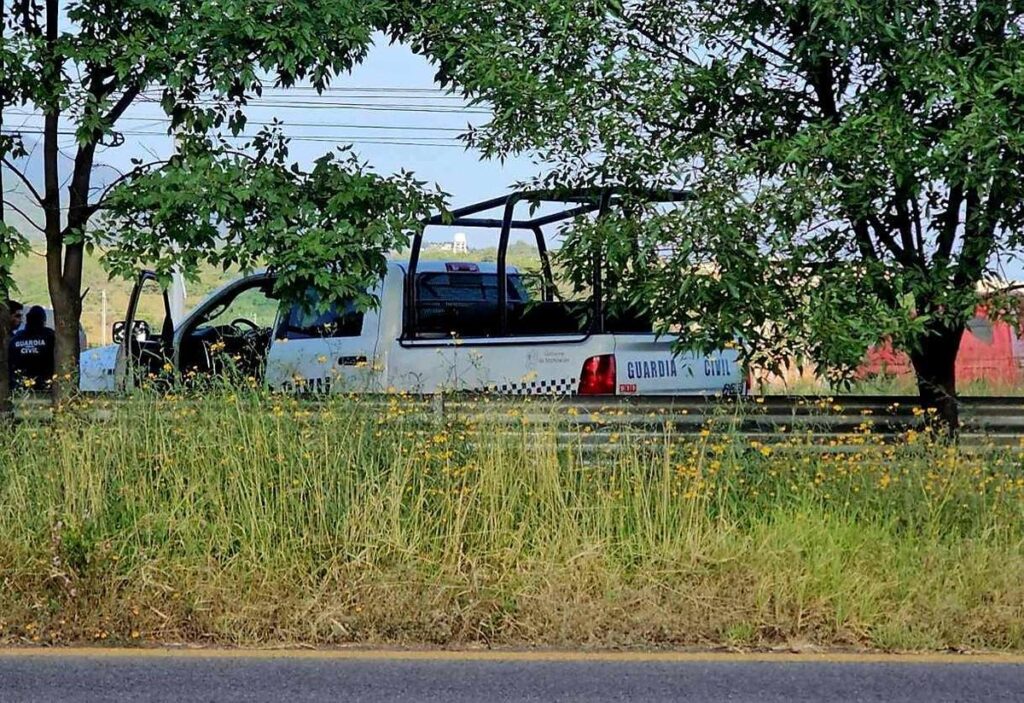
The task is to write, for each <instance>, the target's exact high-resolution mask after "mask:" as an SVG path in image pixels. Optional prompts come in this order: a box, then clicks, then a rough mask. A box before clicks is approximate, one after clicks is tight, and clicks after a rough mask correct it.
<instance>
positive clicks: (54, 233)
mask: <svg viewBox="0 0 1024 703" xmlns="http://www.w3.org/2000/svg"><path fill="white" fill-rule="evenodd" d="M4 9H5V14H4V27H3V33H4V35H3V36H4V41H3V52H4V54H3V59H4V74H3V80H4V88H5V96H4V97H5V100H4V106H9V105H12V104H13V105H18V106H27V107H29V108H34V109H37V110H39V111H40V112H41V113H42V115H43V121H44V126H43V130H42V132H43V134H42V136H41V139H40V140H39V141H40V145H41V156H42V162H43V168H44V175H43V178H42V183H33V182H32V179H31V178H29V177H28V176H27V174H26V173H25V171H24V169H22V168H21V167H20V166H19V163H18V162H17V160H16V159H14V158H12V157H13V154H11V153H10V148H11V147H10V144H13V143H14V140H16V139H17V137H18V136H19V135H18V133H17V130H12V129H11V126H10V125H9V124H8V125H7V126H6V127H5V136H10V138H11V141H9V142H5V143H4V145H2V150H3V152H4V153H3V154H2V156H3V159H4V167H5V169H6V170H7V172H8V173H9V174H12V175H13V176H14V179H16V180H20V181H21V186H22V187H23V188H24V190H25V191H26V192H27V193H28V194H29V195H30V196H31V197H32V198H33V199H34V200H35V201H36V203H37V205H38V206H39V207H40V208H41V210H42V212H43V217H42V218H41V219H42V221H41V222H39V223H37V225H38V228H39V229H40V230H41V231H42V233H43V234H44V235H45V240H46V257H47V278H48V285H49V291H50V297H51V300H52V304H53V308H54V312H55V322H56V331H57V369H58V377H59V380H60V381H61V383H60V384H58V394H59V393H60V392H62V391H63V390H66V388H67V386H68V384H66V383H64V382H63V381H64V378H65V376H67V377H71V376H73V375H74V374H75V372H76V371H77V363H78V349H77V345H78V336H77V330H78V321H79V318H80V316H81V293H82V291H81V287H82V263H83V256H84V251H85V247H86V246H87V245H88V244H89V243H90V237H92V236H93V232H94V229H95V228H94V225H95V224H96V221H97V215H100V216H102V215H103V214H104V213H106V214H107V218H106V224H105V225H104V226H102V227H101V228H100V231H101V232H102V233H103V235H104V238H105V242H106V243H107V244H109V245H112V246H113V247H114V251H113V253H112V254H111V256H110V263H111V265H112V266H113V268H114V269H115V270H117V271H119V272H121V273H127V272H128V268H129V266H130V265H131V264H132V263H133V262H134V261H136V260H137V259H138V258H140V257H145V258H155V259H156V260H157V262H158V264H160V266H161V267H162V270H163V271H165V272H166V271H167V266H168V259H167V258H166V257H167V252H168V251H169V249H164V247H174V248H176V249H177V251H178V253H179V254H180V255H181V256H182V257H183V258H184V260H185V262H186V264H188V265H189V266H191V267H192V268H193V270H194V265H195V263H196V262H197V261H198V260H200V259H203V258H207V259H212V260H215V261H218V262H221V263H226V262H228V261H229V260H230V261H233V262H235V263H243V264H249V263H252V262H253V261H254V259H255V258H256V257H254V256H253V253H254V252H256V251H259V252H261V254H262V258H263V261H264V262H266V263H269V264H274V263H280V264H281V266H282V270H283V271H285V272H287V275H285V276H284V277H283V279H282V285H283V286H285V287H296V286H299V285H300V284H301V282H302V281H303V280H306V281H312V282H313V283H316V284H320V285H323V286H325V287H326V288H327V289H328V292H331V291H332V290H333V291H338V290H341V289H344V288H346V287H352V286H355V285H356V283H355V279H356V278H358V277H360V276H367V275H369V274H370V273H371V272H372V271H374V270H377V269H378V268H379V266H380V263H379V262H376V263H373V262H374V261H376V260H375V258H374V257H377V259H380V260H382V257H383V255H384V254H385V253H386V252H387V250H388V249H390V248H391V246H393V244H394V243H393V242H392V241H391V238H392V237H400V231H401V228H400V227H399V224H400V223H401V224H413V222H412V221H413V220H414V219H415V218H414V217H412V216H411V215H410V213H412V214H413V215H414V214H416V213H418V212H419V211H420V210H421V209H422V208H423V207H424V206H425V203H426V196H422V197H421V196H420V195H419V194H418V191H419V190H420V188H419V184H417V183H415V182H414V181H412V180H411V178H409V177H408V176H407V175H401V176H398V177H397V178H395V179H384V178H380V177H378V176H375V175H373V174H371V173H369V172H367V171H366V169H365V167H364V166H363V165H361V164H359V163H358V162H356V161H354V160H352V159H351V158H347V157H345V156H343V155H342V156H339V155H332V156H326V157H324V158H323V159H321V160H320V161H319V162H318V163H317V164H316V165H315V167H314V168H313V169H312V170H311V171H310V172H309V173H303V172H301V171H300V170H298V169H297V168H294V167H290V166H289V164H288V163H287V158H288V151H287V144H286V142H285V141H284V140H282V139H281V138H280V135H279V134H276V133H275V132H273V131H272V132H270V133H267V134H262V135H260V136H259V137H258V138H256V139H254V140H253V141H252V142H250V143H248V144H246V145H244V146H240V147H236V148H234V149H231V148H228V146H227V145H226V144H225V142H224V140H223V139H220V138H219V137H218V135H228V134H230V135H236V136H237V135H239V134H241V133H242V130H244V128H245V124H246V115H245V109H246V106H247V104H248V102H249V100H250V99H252V98H253V97H254V96H259V95H260V94H261V92H262V89H263V87H264V85H273V86H284V87H288V86H291V85H294V84H295V83H296V82H298V81H303V82H304V83H305V84H308V85H311V86H313V87H314V88H316V89H317V90H322V89H323V88H325V87H326V86H327V85H328V84H329V83H330V81H331V80H332V79H333V78H334V77H335V76H337V75H339V74H341V73H344V72H346V71H348V70H349V69H351V68H352V67H353V66H354V65H355V64H356V63H358V62H359V61H360V60H361V59H362V58H363V57H364V56H365V54H366V51H367V50H368V48H369V46H370V44H371V41H372V40H371V37H372V34H373V32H374V31H377V30H381V29H386V28H387V27H388V26H389V24H390V23H391V21H392V19H393V15H394V13H395V12H397V10H398V8H396V7H395V6H394V3H392V2H388V1H387V0H360V1H359V2H348V1H340V2H339V1H336V0H295V1H292V2H277V1H272V0H256V1H253V0H244V1H243V0H216V1H213V0H4ZM154 90H155V91H157V92H158V93H159V104H160V106H161V107H162V108H163V110H164V112H165V113H166V114H167V115H168V116H169V117H170V118H171V127H170V130H171V131H172V132H173V133H174V134H175V136H176V137H177V138H178V139H179V140H180V141H181V143H182V144H183V148H182V149H181V150H180V151H179V154H178V155H177V156H176V157H175V158H174V159H172V160H171V161H170V162H162V161H155V162H150V163H143V162H141V161H140V162H138V163H137V164H136V167H135V168H133V169H132V170H131V171H130V172H128V173H126V174H124V176H123V178H121V179H118V180H117V181H115V182H113V183H106V184H103V185H102V186H100V185H97V184H96V182H95V179H94V170H95V169H94V166H95V157H96V152H97V148H98V147H99V146H101V145H103V146H105V147H117V146H120V145H121V144H122V143H123V139H122V137H121V136H120V135H119V133H118V131H117V123H118V120H119V119H120V118H121V117H122V116H123V115H124V114H125V112H126V111H127V110H128V109H129V108H130V107H131V106H132V105H133V104H135V103H136V102H138V101H139V100H142V99H148V98H149V96H150V95H151V94H152V91H154ZM146 91H149V92H148V93H147V92H146ZM69 129H70V130H71V131H73V132H74V136H75V142H76V144H75V146H74V149H73V159H74V163H73V167H72V173H71V176H70V178H69V180H68V182H67V185H66V188H67V189H66V199H65V197H63V195H62V190H63V189H64V185H63V184H62V183H61V178H60V174H59V173H58V171H59V168H58V167H59V162H58V138H59V137H60V138H63V139H66V138H67V137H66V136H63V137H62V136H61V135H62V133H65V132H66V131H68V130H69ZM190 176H191V177H193V178H197V179H201V184H195V183H188V182H187V180H188V178H189V177H190ZM129 194H130V195H129ZM405 195H409V196H411V197H413V198H414V202H411V203H410V202H406V201H405V200H404V199H403V196H405ZM207 197H208V198H210V200H209V201H206V200H193V201H192V202H191V203H188V202H187V199H189V198H207ZM133 205H134V206H135V208H134V209H135V210H136V212H134V213H133V212H132V209H133V208H132V206H133ZM189 205H191V206H192V209H190V207H189ZM139 208H150V209H152V208H157V209H158V210H157V211H155V212H150V213H140V212H138V209H139ZM250 208H254V209H255V211H251V210H250ZM376 218H380V220H381V222H380V223H375V222H374V221H375V220H376ZM115 227H123V228H124V229H116V228H115ZM359 237H363V239H361V240H360V241H358V242H355V241H353V239H354V238H359ZM401 241H403V240H402V239H401V238H399V240H398V243H401ZM5 250H6V249H0V251H5ZM352 255H355V257H356V265H353V266H351V267H346V266H344V265H335V266H334V268H333V270H332V271H330V272H329V271H328V269H327V268H326V264H327V263H328V262H330V263H331V264H332V265H334V264H338V263H339V262H344V261H345V257H347V256H352ZM275 259H280V261H275ZM0 263H2V262H0ZM332 274H333V275H332ZM346 276H350V278H349V279H348V280H341V279H344V278H345V277H346ZM339 277H341V279H339Z"/></svg>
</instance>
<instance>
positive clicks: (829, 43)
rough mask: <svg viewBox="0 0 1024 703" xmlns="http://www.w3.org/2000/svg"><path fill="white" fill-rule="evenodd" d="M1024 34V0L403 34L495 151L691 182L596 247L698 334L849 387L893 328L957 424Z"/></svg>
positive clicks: (1009, 164) (634, 6) (571, 176)
mask: <svg viewBox="0 0 1024 703" xmlns="http://www.w3.org/2000/svg"><path fill="white" fill-rule="evenodd" d="M1022 28H1024V5H1022V4H1021V3H1020V2H1016V1H1011V2H1006V1H1004V2H998V1H994V0H982V1H978V2H939V3H935V2H909V1H903V2H900V1H891V0H890V1H887V2H872V1H870V0H851V1H849V2H842V3H836V2H824V1H818V0H772V1H768V2H760V1H759V2H745V1H737V0H733V1H728V0H726V1H724V2H723V1H722V0H716V1H714V2H704V1H701V0H635V1H630V0H590V1H588V2H580V1H576V0H504V1H503V0H462V1H461V2H459V1H456V2H434V3H428V4H427V6H426V7H425V9H424V10H423V12H422V15H421V16H420V18H419V20H418V21H416V22H412V23H410V24H408V25H407V26H405V27H403V28H402V30H401V32H400V34H401V36H403V37H406V38H409V39H410V40H411V41H412V42H413V43H414V44H415V45H416V46H417V47H418V48H420V49H421V50H423V51H425V52H426V53H428V54H429V55H430V56H432V57H434V58H435V59H436V61H437V62H438V65H439V76H440V78H441V79H442V80H443V81H446V82H448V83H449V84H451V85H454V86H458V87H459V88H460V89H462V90H465V91H466V92H467V93H468V94H470V95H471V96H474V97H475V98H477V99H479V100H481V101H486V102H487V103H490V104H492V105H493V106H494V108H495V117H494V120H493V121H492V122H491V123H490V124H489V125H487V126H486V127H485V128H483V129H481V130H477V131H473V132H471V133H470V134H469V140H470V141H471V142H472V143H473V144H475V145H478V146H479V147H481V148H483V149H484V151H485V152H487V153H489V154H492V155H502V156H503V155H506V154H510V153H513V152H519V151H524V150H533V151H535V152H536V153H538V154H540V156H541V157H543V158H544V159H546V160H549V161H551V162H553V163H554V164H555V168H554V169H553V170H552V172H551V174H550V175H549V176H548V178H547V181H548V184H555V185H557V184H566V183H571V184H574V185H584V184H620V185H649V184H651V183H654V184H662V185H682V186H685V187H687V188H689V189H690V190H691V191H692V193H693V198H692V200H690V201H689V202H688V203H686V204H685V205H684V206H683V207H681V208H680V209H679V210H678V211H677V212H675V213H674V214H671V215H668V216H664V215H657V216H656V217H657V222H656V224H657V226H640V225H629V226H627V225H625V224H622V223H620V225H619V226H610V227H607V228H606V229H605V231H604V232H603V234H602V236H601V238H600V239H601V246H605V247H608V248H609V251H610V254H611V258H612V259H613V261H614V260H616V257H617V256H618V257H619V260H618V261H617V263H618V264H619V265H620V266H622V271H624V272H626V273H625V274H623V275H624V276H626V277H627V278H628V277H632V280H629V281H625V283H629V284H630V285H629V289H630V290H632V291H633V293H634V294H635V295H636V296H637V297H638V298H639V299H642V300H644V301H646V303H647V304H648V305H649V306H651V307H652V308H653V310H654V312H656V313H657V314H658V316H659V317H661V318H662V319H663V320H665V321H666V323H667V324H672V325H678V326H680V327H682V328H683V329H684V330H685V331H686V333H687V334H686V340H685V341H686V343H687V344H691V345H695V346H700V347H705V348H711V347H714V346H716V345H718V344H721V343H723V342H724V341H726V339H727V338H728V337H729V336H730V335H731V334H732V333H733V331H739V332H741V333H742V334H743V335H744V336H745V337H746V338H747V339H748V340H750V342H751V343H752V344H753V345H754V346H755V348H756V351H754V352H752V356H753V358H755V359H757V360H759V361H766V362H769V363H771V362H773V361H775V362H777V361H779V360H780V359H782V358H783V357H784V356H788V355H799V356H804V357H807V358H810V359H811V360H813V361H815V362H818V363H821V364H823V365H824V366H825V367H827V368H829V369H835V370H837V372H838V373H840V374H842V373H843V372H845V371H848V370H849V369H850V368H852V366H853V365H854V364H855V363H856V362H857V361H858V360H859V359H860V358H861V356H862V354H863V352H864V351H865V349H866V347H867V346H868V345H870V344H872V343H874V342H876V341H877V340H879V339H881V338H883V337H887V336H888V337H891V338H892V339H893V340H894V341H895V342H896V344H897V345H898V346H900V347H901V348H903V349H905V350H907V351H908V352H909V353H910V355H911V358H912V361H913V363H914V367H915V369H916V371H917V375H918V381H919V387H920V390H921V393H922V396H923V399H924V400H925V401H926V402H928V403H929V404H932V405H937V406H940V407H941V408H942V409H943V412H944V414H945V416H946V417H947V419H949V420H950V422H952V423H955V422H956V416H955V401H954V396H955V390H956V386H955V374H954V367H953V361H954V359H955V356H956V351H957V348H958V346H959V342H960V339H961V336H962V334H963V331H964V327H965V323H966V321H967V320H968V319H969V318H970V317H971V315H972V314H973V313H974V310H975V307H976V305H977V304H978V303H979V296H978V293H977V292H976V287H977V285H978V284H979V283H980V282H982V281H983V280H985V279H986V278H987V277H989V276H990V275H992V274H995V273H997V270H998V268H999V265H1000V263H1001V262H1004V261H1006V259H1007V258H1008V257H1011V256H1014V255H1016V253H1017V252H1018V251H1019V250H1020V248H1021V243H1022V242H1021V237H1022V225H1024V222H1022V218H1024V207H1022V202H1024V200H1022V196H1024V161H1022V156H1024V39H1022V36H1021V34H1022ZM647 220H648V222H650V221H651V218H647ZM591 229H592V228H591ZM584 231H585V230H584ZM583 236H587V235H585V234H584V235H583ZM634 238H638V241H639V242H640V245H639V246H636V245H633V244H629V243H627V240H631V239H634ZM569 251H573V249H572V248H570V249H569ZM651 252H655V253H656V254H658V256H657V257H656V258H657V260H659V261H660V263H659V264H658V265H656V266H635V267H630V266H628V265H627V262H626V261H625V260H622V257H623V256H624V257H625V258H626V259H629V258H630V257H632V256H633V255H634V254H635V253H636V254H639V255H641V256H648V257H649V256H650V254H651ZM575 260H576V262H577V263H582V262H584V261H585V260H586V255H585V252H583V253H581V254H580V255H579V256H577V257H575ZM989 304H990V310H991V311H992V312H993V313H997V314H1002V315H1005V316H1011V317H1012V316H1013V315H1012V309H1011V307H1010V306H1008V305H1007V304H1006V301H1005V300H1003V299H1002V298H1001V297H1000V296H996V297H995V298H994V299H992V300H990V303H989Z"/></svg>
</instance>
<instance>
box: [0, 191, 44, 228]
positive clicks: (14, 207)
mask: <svg viewBox="0 0 1024 703" xmlns="http://www.w3.org/2000/svg"><path fill="white" fill-rule="evenodd" d="M4 207H9V208H10V209H12V210H14V211H15V212H16V213H18V214H19V215H21V216H22V217H24V218H25V221H26V222H28V223H29V224H30V225H32V227H33V228H34V229H36V230H38V231H39V232H41V233H43V234H46V230H45V229H43V228H42V227H40V226H39V224H38V223H36V222H35V221H34V220H33V219H32V216H31V215H29V214H28V213H27V212H25V211H24V210H22V209H21V208H20V207H18V206H17V205H15V204H14V203H12V202H11V201H10V200H7V199H6V198H5V199H4Z"/></svg>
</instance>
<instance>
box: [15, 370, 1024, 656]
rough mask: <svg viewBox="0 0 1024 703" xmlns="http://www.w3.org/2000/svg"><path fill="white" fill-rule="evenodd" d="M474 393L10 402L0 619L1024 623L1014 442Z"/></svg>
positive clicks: (728, 635)
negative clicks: (452, 401) (743, 429)
mask: <svg viewBox="0 0 1024 703" xmlns="http://www.w3.org/2000/svg"><path fill="white" fill-rule="evenodd" d="M462 407H463V409H462V410H461V411H459V412H458V413H447V414H445V415H443V416H441V415H437V414H435V413H432V412H431V411H430V410H429V404H428V405H426V406H424V404H423V403H421V402H419V401H417V400H416V399H413V398H409V397H406V396H402V395H391V396H387V397H384V398H376V399H368V398H359V397H346V396H333V397H329V398H322V399H319V400H317V401H315V402H314V401H311V400H308V399H301V398H295V397H286V396H277V395H270V394H267V393H265V392H263V391H261V390H256V389H252V388H244V387H217V388H211V389H206V390H204V391H203V392H202V393H198V392H196V391H192V392H188V393H186V392H183V391H182V392H171V393H164V394H161V395H159V396H157V395H156V394H152V393H146V392H142V393H138V394H136V395H133V396H131V397H129V398H127V399H122V400H119V401H117V402H113V401H110V400H104V399H83V400H80V401H77V402H76V403H75V404H74V406H73V407H70V408H64V409H63V410H62V411H61V412H60V413H58V414H57V415H56V416H55V417H54V418H53V419H52V420H50V421H46V422H40V421H35V420H31V419H30V420H26V421H23V422H21V423H20V424H19V425H18V426H17V427H16V428H15V429H14V430H13V433H12V434H10V435H9V436H8V438H7V441H6V442H5V443H4V444H3V446H0V584H2V585H0V639H2V640H4V641H6V642H17V643H33V642H34V643H66V642H81V641H106V642H108V643H111V642H117V643H122V644H123V643H132V642H149V643H152V642H160V643H165V642H180V641H188V642H201V643H219V644H238V645H294V644H311V645H336V644H347V643H361V644H382V643H386V644H403V645H404V644H411V645H424V644H433V645H450V646H465V645H481V644H482V645H493V646H499V645H502V646H504V645H507V646H524V645H528V646H532V645H537V646H585V647H631V646H644V647H650V646H688V645H697V646H707V645H729V646H738V647H766V646H776V645H780V644H790V645H796V644H800V645H803V644H817V645H824V646H853V647H872V648H883V649H900V650H902V649H946V648H955V649H1021V648H1022V647H1024V551H1022V545H1024V470H1022V465H1021V458H1020V454H1019V453H1018V451H1017V450H1016V449H1015V448H996V447H980V448H974V449H972V450H970V451H968V450H967V449H961V448H958V447H956V446H953V445H950V444H948V443H946V442H944V441H942V440H939V439H936V438H935V437H934V436H932V435H930V434H928V433H927V432H917V431H911V432H910V433H907V434H904V435H902V436H901V437H900V438H899V440H898V441H896V442H885V441H883V440H882V439H881V438H879V437H876V435H875V434H874V433H873V432H872V418H870V417H868V416H865V418H864V423H863V424H862V425H861V427H860V428H859V429H858V430H857V431H856V432H854V433H852V434H850V435H849V436H847V437H845V438H843V439H842V444H843V447H842V449H843V451H836V450H837V447H834V446H832V447H829V446H820V444H819V441H818V440H817V439H816V438H815V436H814V435H813V434H810V435H807V434H803V433H801V434H797V435H793V436H790V437H789V438H788V439H786V440H784V441H781V442H776V443H772V444H764V443H761V442H758V441H751V440H749V439H746V438H744V437H743V436H741V435H740V434H737V433H736V432H734V431H733V430H732V429H730V428H731V427H732V426H733V425H734V422H733V421H734V418H733V417H731V416H724V417H721V418H712V419H711V420H710V421H709V423H708V425H707V426H706V427H705V429H703V430H702V431H701V432H699V433H697V434H688V435H675V436H673V435H668V436H666V437H663V438H658V439H653V438H651V437H650V436H648V435H644V434H639V433H638V434H631V433H630V432H629V431H628V430H626V431H623V432H621V433H620V432H615V433H613V434H610V435H608V436H606V437H605V441H603V442H602V443H601V446H602V447H603V449H598V450H595V449H593V447H592V446H591V443H590V439H592V438H593V434H594V432H595V430H594V429H593V427H594V426H595V425H591V426H590V428H589V429H586V428H584V429H581V428H580V427H579V426H578V425H577V422H578V420H579V419H580V418H579V417H578V416H576V415H573V414H571V413H568V412H566V410H565V409H564V407H560V406H558V405H557V404H554V403H550V402H546V401H541V400H534V401H531V402H524V403H521V404H509V403H508V401H503V402H497V401H488V400H486V399H484V400H480V401H479V402H478V403H477V404H476V405H475V406H462ZM754 409H755V410H756V407H755V408H754ZM592 419H593V418H592ZM600 422H601V420H600V418H598V419H597V422H596V426H597V427H598V429H597V430H596V431H597V432H600V431H601V430H600ZM833 442H835V440H833Z"/></svg>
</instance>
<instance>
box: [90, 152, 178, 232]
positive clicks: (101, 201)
mask: <svg viewBox="0 0 1024 703" xmlns="http://www.w3.org/2000/svg"><path fill="white" fill-rule="evenodd" d="M169 162H170V160H169V159H160V160H159V161H150V162H149V163H145V164H141V165H139V166H136V167H135V168H133V169H132V170H131V171H128V172H127V173H122V174H120V175H119V176H118V177H117V178H115V179H114V180H113V181H111V182H110V183H108V184H107V186H106V187H105V188H104V189H103V191H102V192H101V193H100V194H99V195H98V196H97V197H96V200H95V201H94V202H93V203H92V204H91V205H89V206H87V207H86V211H87V212H88V215H87V218H88V217H92V216H93V215H94V214H95V213H96V212H98V211H100V210H102V209H103V207H104V205H105V204H106V200H107V197H108V196H109V195H110V193H111V192H112V191H113V190H114V188H116V187H117V186H119V185H121V184H122V183H124V182H125V181H127V180H128V179H129V178H132V177H133V176H137V175H140V173H141V172H142V171H145V170H147V169H149V168H152V167H153V166H164V165H166V164H168V163H169Z"/></svg>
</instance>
